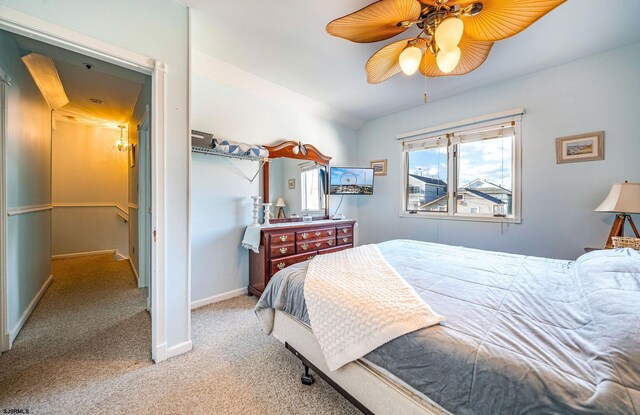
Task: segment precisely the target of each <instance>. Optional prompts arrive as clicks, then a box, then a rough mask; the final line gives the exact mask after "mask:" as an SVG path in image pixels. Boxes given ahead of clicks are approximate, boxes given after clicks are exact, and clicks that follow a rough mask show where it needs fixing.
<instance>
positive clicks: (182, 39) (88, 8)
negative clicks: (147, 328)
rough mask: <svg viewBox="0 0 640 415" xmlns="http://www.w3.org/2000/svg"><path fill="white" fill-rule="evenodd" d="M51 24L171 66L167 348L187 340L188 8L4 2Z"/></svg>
mask: <svg viewBox="0 0 640 415" xmlns="http://www.w3.org/2000/svg"><path fill="white" fill-rule="evenodd" d="M0 6H6V7H9V8H12V9H15V10H18V11H20V12H23V13H26V14H29V15H32V16H35V17H37V18H40V19H42V20H45V21H48V22H52V23H54V24H57V25H60V26H63V27H65V28H68V29H70V30H73V31H76V32H80V33H82V34H85V35H87V36H91V37H94V38H97V39H100V40H103V41H105V42H108V43H111V44H113V45H116V46H119V47H121V48H124V49H127V50H130V51H133V52H137V53H140V54H142V55H145V56H148V57H151V58H154V59H157V60H159V61H160V62H162V63H164V64H165V65H167V84H166V85H167V91H166V97H167V108H166V117H167V123H166V125H167V146H166V149H165V151H166V155H167V156H166V168H165V172H164V173H165V178H166V194H165V201H166V214H167V219H166V235H164V236H165V241H166V248H167V258H166V261H167V263H166V267H165V269H166V279H167V294H166V306H167V308H166V311H167V314H166V316H167V321H166V332H167V346H168V347H169V348H171V347H172V346H177V345H180V344H181V343H183V342H186V341H187V340H189V326H188V322H189V304H188V287H189V284H188V252H187V249H188V244H189V241H188V233H187V229H188V225H187V223H188V220H187V219H188V214H189V212H188V208H187V207H188V174H189V169H188V160H189V157H190V155H189V152H188V148H189V147H188V140H189V131H188V99H187V92H188V78H189V71H188V50H189V45H188V33H189V31H188V9H187V7H185V6H183V5H181V4H179V3H177V2H174V1H171V0H136V1H130V0H109V1H104V0H83V1H77V0H56V1H44V0H38V1H36V0H33V1H22V0H0Z"/></svg>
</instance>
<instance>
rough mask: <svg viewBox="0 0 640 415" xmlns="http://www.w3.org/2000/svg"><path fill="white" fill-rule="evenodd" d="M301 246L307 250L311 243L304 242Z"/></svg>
mask: <svg viewBox="0 0 640 415" xmlns="http://www.w3.org/2000/svg"><path fill="white" fill-rule="evenodd" d="M301 248H302V250H303V251H306V250H307V249H309V245H308V244H302V245H301Z"/></svg>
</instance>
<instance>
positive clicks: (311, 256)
mask: <svg viewBox="0 0 640 415" xmlns="http://www.w3.org/2000/svg"><path fill="white" fill-rule="evenodd" d="M313 257H315V255H309V256H308V257H307V259H313Z"/></svg>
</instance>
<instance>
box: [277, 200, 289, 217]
mask: <svg viewBox="0 0 640 415" xmlns="http://www.w3.org/2000/svg"><path fill="white" fill-rule="evenodd" d="M285 206H287V205H286V204H285V203H284V199H283V198H281V197H279V198H278V200H276V207H277V208H278V219H281V218H286V217H287V216H286V215H285V214H284V207H285Z"/></svg>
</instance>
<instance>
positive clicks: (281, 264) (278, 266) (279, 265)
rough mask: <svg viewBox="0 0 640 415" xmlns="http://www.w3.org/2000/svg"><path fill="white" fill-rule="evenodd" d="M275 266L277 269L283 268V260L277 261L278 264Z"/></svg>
mask: <svg viewBox="0 0 640 415" xmlns="http://www.w3.org/2000/svg"><path fill="white" fill-rule="evenodd" d="M276 267H277V268H278V269H282V268H284V267H285V265H284V262H281V263H279V264H278V265H276Z"/></svg>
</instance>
